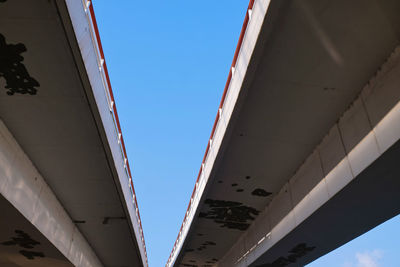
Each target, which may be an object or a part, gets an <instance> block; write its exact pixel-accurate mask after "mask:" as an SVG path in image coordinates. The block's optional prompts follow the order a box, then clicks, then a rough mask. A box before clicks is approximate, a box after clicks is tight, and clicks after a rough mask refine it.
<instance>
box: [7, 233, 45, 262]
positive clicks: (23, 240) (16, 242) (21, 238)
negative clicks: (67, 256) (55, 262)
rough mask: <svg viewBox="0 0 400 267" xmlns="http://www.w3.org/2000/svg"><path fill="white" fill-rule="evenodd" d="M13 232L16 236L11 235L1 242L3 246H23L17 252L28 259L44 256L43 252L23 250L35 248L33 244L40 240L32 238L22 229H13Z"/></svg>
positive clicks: (38, 243) (37, 243)
mask: <svg viewBox="0 0 400 267" xmlns="http://www.w3.org/2000/svg"><path fill="white" fill-rule="evenodd" d="M15 233H16V234H17V236H16V237H11V240H9V241H5V242H1V243H0V244H2V245H3V246H19V247H21V248H24V249H23V250H20V251H19V253H20V254H21V255H23V256H24V257H25V258H27V259H29V260H34V259H35V257H41V258H44V257H45V256H44V253H43V252H38V251H31V250H25V249H33V248H35V246H37V245H40V242H38V241H36V240H34V239H32V238H31V237H30V236H29V235H28V234H27V233H25V232H24V231H22V230H15Z"/></svg>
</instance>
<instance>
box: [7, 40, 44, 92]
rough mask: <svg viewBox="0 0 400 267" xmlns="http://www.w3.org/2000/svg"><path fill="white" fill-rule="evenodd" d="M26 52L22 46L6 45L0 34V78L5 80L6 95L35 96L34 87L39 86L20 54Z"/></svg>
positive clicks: (19, 44)
mask: <svg viewBox="0 0 400 267" xmlns="http://www.w3.org/2000/svg"><path fill="white" fill-rule="evenodd" d="M26 51H27V49H26V46H25V45H24V44H22V43H18V44H7V43H6V38H5V37H4V36H3V35H2V34H0V78H1V77H4V79H5V80H6V87H5V88H6V89H8V91H7V94H8V95H14V94H15V93H17V94H30V95H36V93H37V89H36V87H39V86H40V84H39V82H38V81H36V80H35V79H34V78H33V77H31V76H30V75H29V73H28V70H27V69H26V67H25V65H24V64H23V63H22V61H24V57H23V56H21V54H22V53H24V52H26Z"/></svg>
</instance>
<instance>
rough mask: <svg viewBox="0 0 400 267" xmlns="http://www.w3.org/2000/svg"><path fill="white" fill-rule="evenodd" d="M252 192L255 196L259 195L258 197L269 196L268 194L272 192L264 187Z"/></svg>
mask: <svg viewBox="0 0 400 267" xmlns="http://www.w3.org/2000/svg"><path fill="white" fill-rule="evenodd" d="M251 194H252V195H254V196H258V197H267V196H269V195H271V194H272V193H271V192H267V191H265V190H264V189H261V188H257V189H255V190H254V191H253V192H251Z"/></svg>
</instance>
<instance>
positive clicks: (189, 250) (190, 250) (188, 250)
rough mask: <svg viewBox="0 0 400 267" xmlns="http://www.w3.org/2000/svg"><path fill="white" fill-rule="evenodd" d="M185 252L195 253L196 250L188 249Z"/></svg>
mask: <svg viewBox="0 0 400 267" xmlns="http://www.w3.org/2000/svg"><path fill="white" fill-rule="evenodd" d="M185 251H186V252H193V251H194V249H192V248H188V249H186V250H185Z"/></svg>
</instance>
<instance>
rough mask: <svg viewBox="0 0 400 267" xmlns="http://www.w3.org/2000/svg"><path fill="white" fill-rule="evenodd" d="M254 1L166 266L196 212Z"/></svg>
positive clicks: (251, 4)
mask: <svg viewBox="0 0 400 267" xmlns="http://www.w3.org/2000/svg"><path fill="white" fill-rule="evenodd" d="M254 2H255V0H250V2H249V5H248V8H247V12H246V16H245V19H244V22H243V26H242V30H241V32H240V36H239V41H238V44H237V46H236V50H235V54H234V57H233V61H232V64H231V68H230V70H229V74H228V79H227V81H226V84H225V88H224V91H223V94H222V99H221V102H220V105H219V108H218V112H217V115H216V118H215V121H214V125H213V128H212V130H211V135H210V138H209V140H208V143H207V147H206V151H205V153H204V157H203V161H202V163H201V167H200V170H199V173H198V175H197V179H196V183H195V186H194V189H193V192H192V195H191V198H190V202H189V205H188V208H187V210H186V214H185V217H184V219H183V222H182V225H181V228H180V230H179V234H178V237H177V238H176V241H175V243H174V246H173V248H172V251H171V254H170V256H169V258H168V261H167V263H166V265H165V266H166V267H171V266H173V265H174V263H175V260H176V258H177V256H178V254H179V251H180V249H181V247H182V245H183V242H184V239H185V237H186V234H187V232H188V231H189V228H190V224H191V219H193V217H191V215H192V214H193V213H194V212H196V207H197V205H195V204H194V203H196V204H198V202H199V201H200V198H201V192H200V188H202V186H203V184H204V183H205V179H206V177H205V175H204V166H205V163H206V162H207V159H208V157H209V154H210V148H211V146H212V145H213V139H214V137H215V133H216V130H217V128H218V126H219V124H220V121H221V118H222V113H223V112H224V104H225V100H226V96H227V94H228V93H229V88H230V85H231V81H232V77H233V75H234V72H235V68H236V63H237V59H238V56H239V53H240V51H241V48H242V43H243V39H244V37H245V34H246V30H247V26H248V24H249V21H250V17H251V12H252V9H253V5H254Z"/></svg>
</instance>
